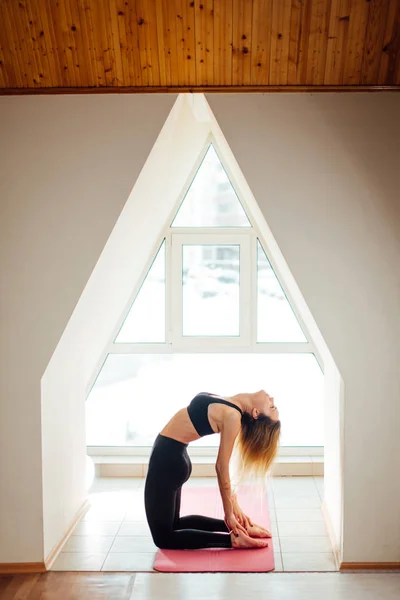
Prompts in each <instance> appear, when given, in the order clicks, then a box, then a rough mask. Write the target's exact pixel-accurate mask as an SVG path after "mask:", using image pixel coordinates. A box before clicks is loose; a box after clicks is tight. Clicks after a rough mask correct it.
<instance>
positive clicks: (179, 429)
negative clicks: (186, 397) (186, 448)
mask: <svg viewBox="0 0 400 600" xmlns="http://www.w3.org/2000/svg"><path fill="white" fill-rule="evenodd" d="M160 433H161V435H165V436H166V437H170V438H172V439H173V440H177V441H178V442H182V443H183V444H190V442H194V441H195V440H198V439H199V438H200V436H199V434H198V433H197V431H196V430H195V428H194V426H193V423H192V422H191V420H190V417H189V413H188V411H187V408H182V409H181V410H180V411H178V412H177V413H176V414H175V415H174V416H173V417H172V419H171V420H170V421H169V422H168V423H167V424H166V426H165V427H164V429H162V430H161V431H160Z"/></svg>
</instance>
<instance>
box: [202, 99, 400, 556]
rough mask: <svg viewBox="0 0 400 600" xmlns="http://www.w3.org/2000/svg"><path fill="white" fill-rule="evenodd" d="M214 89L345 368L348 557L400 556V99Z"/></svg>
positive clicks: (217, 109) (228, 131) (224, 125)
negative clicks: (239, 92)
mask: <svg viewBox="0 0 400 600" xmlns="http://www.w3.org/2000/svg"><path fill="white" fill-rule="evenodd" d="M207 100H208V102H209V104H210V106H211V109H212V110H213V111H214V114H215V117H216V119H217V121H218V123H219V125H220V127H221V129H222V131H223V133H224V134H225V136H226V139H227V142H228V144H229V145H230V147H231V149H232V152H233V154H234V155H235V157H236V159H237V161H238V163H239V165H240V167H241V169H242V171H243V174H244V176H245V177H246V179H247V182H248V184H249V186H250V188H251V190H252V192H253V194H254V196H255V197H256V199H257V201H258V203H259V205H260V208H261V210H262V212H263V214H264V216H265V218H266V220H267V222H268V225H269V227H270V229H271V231H272V232H273V234H274V237H275V239H276V241H277V243H278V245H279V247H280V250H281V251H282V253H283V256H284V257H285V259H286V261H287V263H288V265H289V267H290V269H291V272H292V274H293V276H294V278H295V280H296V282H297V284H298V285H299V288H300V290H301V292H302V294H303V295H304V298H305V300H306V302H307V304H308V307H309V308H310V310H311V313H312V314H313V316H314V318H315V320H316V322H317V324H318V326H319V328H320V330H321V333H322V335H323V337H324V339H325V341H326V343H327V345H328V347H329V349H330V351H331V353H332V355H333V358H334V360H335V362H336V364H337V366H338V368H339V370H340V372H341V375H342V377H343V381H344V393H345V396H344V406H345V415H344V423H343V426H344V455H343V476H344V498H343V528H344V529H343V557H342V558H343V560H344V561H365V562H368V561H372V562H375V561H376V562H380V561H389V562H391V561H399V560H400V487H399V486H400V483H399V482H400V478H399V473H400V436H399V433H398V432H399V430H400V397H399V395H400V392H399V389H400V386H399V384H400V369H399V366H398V364H399V355H400V319H399V309H400V268H399V267H400V201H399V189H400V141H399V140H400V98H399V96H398V95H397V94H395V95H394V94H375V95H374V94H332V95H331V94H329V95H328V94H326V95H308V94H307V95H306V94H304V95H290V94H279V95H212V96H211V95H210V96H207ZM305 409H306V408H305ZM337 425H338V424H335V427H336V426H337ZM333 493H334V491H333V490H332V489H331V487H329V489H328V494H333ZM331 501H332V498H331V497H330V498H329V502H331Z"/></svg>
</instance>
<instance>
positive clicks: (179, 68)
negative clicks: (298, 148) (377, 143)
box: [0, 0, 400, 94]
mask: <svg viewBox="0 0 400 600" xmlns="http://www.w3.org/2000/svg"><path fill="white" fill-rule="evenodd" d="M359 86H361V88H360V87H359ZM396 86H397V87H398V88H400V0H20V1H18V0H0V94H12V93H30V94H31V93H41V94H43V93H46V92H49V93H68V92H73V93H77V92H79V91H82V92H99V91H100V92H103V93H104V92H106V91H112V92H117V93H121V92H123V91H128V92H135V91H137V92H144V91H145V92H149V91H174V92H176V91H187V90H199V91H204V90H210V91H212V90H226V91H230V90H235V91H238V90H243V91H247V90H248V91H275V90H283V91H286V90H287V91H289V90H307V89H315V90H320V89H322V90H331V89H340V88H342V87H343V88H344V89H383V88H390V89H395V88H396Z"/></svg>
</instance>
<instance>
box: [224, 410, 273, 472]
mask: <svg viewBox="0 0 400 600" xmlns="http://www.w3.org/2000/svg"><path fill="white" fill-rule="evenodd" d="M280 433H281V422H280V421H274V420H272V419H270V417H267V416H266V415H263V414H260V415H259V417H258V418H257V419H254V418H253V417H252V415H251V414H250V413H248V412H245V413H243V416H242V426H241V429H240V432H239V435H238V437H237V441H236V452H235V454H236V463H237V464H236V469H237V476H238V480H240V481H242V480H249V479H253V478H256V479H262V478H265V475H266V474H267V472H268V471H269V469H270V467H271V465H272V463H273V461H274V458H275V456H276V454H277V452H278V448H279V437H280Z"/></svg>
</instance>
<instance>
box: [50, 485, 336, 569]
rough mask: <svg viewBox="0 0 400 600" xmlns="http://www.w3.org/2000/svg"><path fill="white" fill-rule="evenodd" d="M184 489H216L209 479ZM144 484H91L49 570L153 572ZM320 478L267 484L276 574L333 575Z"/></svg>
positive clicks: (332, 560)
mask: <svg viewBox="0 0 400 600" xmlns="http://www.w3.org/2000/svg"><path fill="white" fill-rule="evenodd" d="M186 485H190V486H198V487H200V486H210V485H212V486H216V485H217V483H216V480H215V479H212V478H192V479H191V480H189V482H188V483H187V484H186ZM143 488H144V480H143V479H131V478H123V479H117V478H108V479H105V478H102V479H98V480H96V481H95V482H94V484H93V486H92V489H91V493H90V503H91V508H90V510H89V511H88V512H87V513H86V515H85V516H84V517H83V519H82V520H81V522H80V523H78V525H77V526H76V528H75V530H74V532H73V535H72V536H71V537H70V539H69V540H68V542H67V543H66V545H65V546H64V548H63V551H62V553H61V554H60V555H59V557H58V558H57V560H56V561H55V563H54V565H53V569H52V570H54V571H88V570H90V571H150V572H151V571H152V570H153V569H152V565H153V560H154V555H155V552H156V547H155V546H154V544H153V541H152V539H151V536H150V532H149V529H148V526H147V523H146V520H145V513H144V505H143ZM322 497H323V478H322V477H277V478H274V479H271V480H270V482H269V483H268V500H269V502H268V504H269V509H270V517H271V529H272V531H271V532H272V534H273V544H274V552H275V571H317V572H318V571H335V570H336V567H335V563H334V558H333V554H332V550H331V546H330V542H329V538H328V534H327V530H326V526H325V523H324V521H323V516H322V512H321V501H322Z"/></svg>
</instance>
